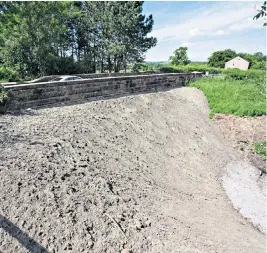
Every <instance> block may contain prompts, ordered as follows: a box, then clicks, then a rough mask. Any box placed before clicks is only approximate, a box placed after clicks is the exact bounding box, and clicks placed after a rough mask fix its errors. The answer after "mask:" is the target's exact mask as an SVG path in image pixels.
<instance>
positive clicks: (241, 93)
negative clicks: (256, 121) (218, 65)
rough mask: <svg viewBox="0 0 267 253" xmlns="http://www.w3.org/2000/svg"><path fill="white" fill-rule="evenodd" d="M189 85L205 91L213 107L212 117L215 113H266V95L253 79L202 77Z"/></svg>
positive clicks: (211, 107) (243, 114)
mask: <svg viewBox="0 0 267 253" xmlns="http://www.w3.org/2000/svg"><path fill="white" fill-rule="evenodd" d="M189 86H191V87H196V88H198V89H201V90H202V91H203V92H204V94H205V95H206V97H207V100H208V103H209V107H210V109H211V113H210V117H213V115H214V114H215V113H224V114H234V115H237V116H258V115H264V114H266V96H265V95H264V94H263V93H262V90H261V87H260V86H259V85H257V83H255V82H254V81H253V79H247V80H234V79H230V78H226V79H219V78H201V79H198V80H196V81H194V82H191V83H189Z"/></svg>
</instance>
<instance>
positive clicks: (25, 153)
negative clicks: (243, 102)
mask: <svg viewBox="0 0 267 253" xmlns="http://www.w3.org/2000/svg"><path fill="white" fill-rule="evenodd" d="M208 113H209V109H208V106H207V102H206V99H205V97H204V95H203V94H202V93H201V92H200V91H199V90H197V89H194V88H178V89H174V90H171V91H167V92H158V93H155V94H145V95H136V96H128V97H123V98H117V99H110V100H106V101H97V102H91V103H86V104H81V105H73V106H66V107H58V108H47V109H40V110H36V111H35V110H26V111H25V112H24V113H23V114H19V115H10V114H8V115H4V116H1V117H0V125H1V128H0V131H1V132H0V133H1V136H0V138H1V139H0V141H1V147H0V159H1V160H0V161H1V163H0V164H1V165H0V251H1V252H5V253H11V252H31V253H33V252H46V253H47V252H49V253H52V252H60V253H61V252H75V253H76V252H96V253H100V252H110V253H114V252H119V251H120V250H122V249H123V248H131V249H132V252H134V253H135V252H138V253H139V252H140V253H141V252H153V253H157V252H161V253H163V252H203V253H204V252H205V253H207V252H229V253H230V252H231V253H236V252H242V253H245V252H247V253H251V252H253V253H262V252H265V246H266V245H265V236H264V234H263V233H261V232H260V231H259V230H258V229H257V228H256V227H254V226H253V225H252V223H251V221H252V222H253V223H254V224H255V225H256V226H258V227H259V228H260V229H262V225H261V224H262V221H263V220H264V217H265V213H264V212H260V213H258V214H257V213H256V214H255V212H257V210H258V209H257V208H258V207H259V208H260V207H261V205H262V203H263V201H264V199H263V198H264V197H265V196H264V189H263V188H262V187H263V186H262V185H260V186H259V188H257V187H255V184H257V183H258V177H260V176H259V175H257V173H256V172H255V171H254V169H255V168H252V169H251V170H253V173H254V172H255V173H256V174H255V173H254V174H253V173H252V174H253V175H252V176H248V178H247V174H246V173H245V171H243V172H244V173H245V177H246V178H247V180H248V181H249V182H250V183H251V187H250V188H249V189H248V191H247V192H249V194H251V196H250V198H249V201H250V200H251V201H252V200H253V201H254V200H255V199H254V198H253V196H254V194H255V196H256V195H257V196H256V197H257V200H255V201H256V202H257V205H256V206H257V208H256V209H255V212H253V215H254V216H251V212H246V210H247V206H246V207H244V205H243V204H242V201H241V204H240V203H237V204H236V207H237V208H241V209H242V208H243V210H244V211H243V213H242V212H241V213H242V214H243V215H245V216H247V217H248V218H249V219H245V218H243V217H242V216H241V215H240V213H239V212H238V211H236V210H235V209H234V208H233V206H232V203H231V201H230V200H229V199H228V197H227V195H228V196H229V197H230V198H232V199H233V200H234V199H235V196H236V194H235V192H236V191H238V189H239V186H240V185H242V186H243V183H241V184H238V183H237V184H235V183H236V182H237V181H238V180H239V181H240V182H241V181H242V182H245V181H244V180H245V179H244V180H242V178H244V177H243V176H242V175H241V176H240V173H239V171H238V170H239V169H240V167H238V168H237V169H236V170H231V168H233V169H234V168H235V166H234V165H233V164H236V163H237V164H239V165H240V164H241V163H242V159H241V158H240V157H239V155H238V154H236V153H235V151H234V150H233V149H232V148H231V146H230V145H229V143H228V142H227V140H226V139H224V138H223V136H222V134H221V133H220V132H219V129H217V127H216V126H215V124H214V122H213V121H212V120H210V119H209V118H208ZM244 163H245V162H244ZM241 167H242V166H241ZM229 169H230V172H229ZM244 169H245V170H246V168H245V167H244ZM232 171H233V173H235V174H234V175H233V174H231V173H232ZM241 174H242V173H241ZM222 180H223V181H222ZM231 180H233V183H234V187H233V189H232V188H231V187H230V188H226V189H228V190H229V192H227V191H226V192H225V191H224V187H227V184H228V183H229V182H230V185H233V184H232V183H231ZM222 182H223V183H224V184H223V185H222ZM248 187H249V186H248ZM251 189H256V190H255V191H256V193H254V192H252V191H251ZM231 194H232V195H233V196H234V197H232V195H231ZM253 201H252V203H253ZM240 205H241V207H240ZM251 208H252V209H251V210H252V211H253V207H251ZM262 209H264V206H262ZM255 215H256V216H255ZM250 216H251V217H250ZM262 216H263V217H262ZM255 217H256V218H255ZM250 219H251V220H250ZM262 230H264V229H262Z"/></svg>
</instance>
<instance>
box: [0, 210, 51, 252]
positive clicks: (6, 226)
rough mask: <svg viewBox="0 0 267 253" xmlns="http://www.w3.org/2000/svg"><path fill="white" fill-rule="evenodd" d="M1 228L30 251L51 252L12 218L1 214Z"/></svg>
mask: <svg viewBox="0 0 267 253" xmlns="http://www.w3.org/2000/svg"><path fill="white" fill-rule="evenodd" d="M0 228H2V229H3V230H4V231H5V232H7V233H8V234H9V235H10V236H12V237H13V238H15V239H16V240H17V241H18V242H19V243H20V244H21V245H22V246H23V247H24V248H25V249H27V250H28V251H29V253H49V251H48V250H47V249H45V248H44V247H42V246H41V245H40V244H39V243H38V242H36V241H35V240H34V239H33V238H31V237H29V235H28V234H27V233H25V232H23V231H22V230H21V229H20V228H19V227H17V226H16V225H15V224H13V223H12V222H11V221H10V220H8V219H7V218H6V217H4V216H3V215H1V214H0Z"/></svg>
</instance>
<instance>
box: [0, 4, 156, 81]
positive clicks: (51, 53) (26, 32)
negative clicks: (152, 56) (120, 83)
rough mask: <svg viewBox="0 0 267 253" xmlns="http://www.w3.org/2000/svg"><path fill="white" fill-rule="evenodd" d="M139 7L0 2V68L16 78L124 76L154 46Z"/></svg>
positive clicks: (150, 23)
mask: <svg viewBox="0 0 267 253" xmlns="http://www.w3.org/2000/svg"><path fill="white" fill-rule="evenodd" d="M142 5H143V2H141V1H138V2H137V1H136V2H134V1H133V2H132V1H125V2H111V1H106V2H99V1H94V2H90V1H85V2H84V1H78V2H57V1H55V2H42V1H41V2H39V1H38V2H32V1H27V2H1V4H0V30H1V34H0V63H1V62H2V64H3V65H5V66H7V67H11V68H12V69H14V70H16V71H18V72H19V73H20V75H21V76H22V77H25V76H40V75H51V74H73V73H91V72H96V71H100V72H104V71H109V72H112V71H115V72H118V71H120V70H122V69H124V70H126V68H127V64H129V63H136V62H142V61H143V59H144V53H145V52H146V51H147V50H148V49H150V48H151V47H153V46H155V45H156V42H157V41H156V39H155V38H153V37H148V34H149V33H150V32H151V31H152V27H153V24H154V20H153V17H152V15H149V16H148V17H146V16H145V15H143V14H142Z"/></svg>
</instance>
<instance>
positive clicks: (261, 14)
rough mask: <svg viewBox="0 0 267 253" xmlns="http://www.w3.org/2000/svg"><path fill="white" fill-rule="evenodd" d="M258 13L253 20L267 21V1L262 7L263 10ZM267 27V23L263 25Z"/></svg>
mask: <svg viewBox="0 0 267 253" xmlns="http://www.w3.org/2000/svg"><path fill="white" fill-rule="evenodd" d="M257 11H258V13H257V14H256V15H255V16H254V18H253V19H259V18H263V17H264V18H265V20H266V15H267V12H266V1H264V2H263V4H262V6H261V9H260V10H257ZM266 25H267V22H265V23H263V26H266Z"/></svg>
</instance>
